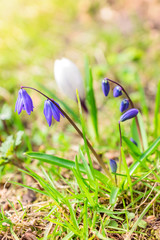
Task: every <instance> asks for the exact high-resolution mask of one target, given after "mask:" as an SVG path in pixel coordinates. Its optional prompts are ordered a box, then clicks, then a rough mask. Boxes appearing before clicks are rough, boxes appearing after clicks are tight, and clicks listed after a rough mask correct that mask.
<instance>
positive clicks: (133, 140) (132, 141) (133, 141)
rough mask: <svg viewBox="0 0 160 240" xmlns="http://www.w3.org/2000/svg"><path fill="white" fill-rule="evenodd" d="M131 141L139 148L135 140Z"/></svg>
mask: <svg viewBox="0 0 160 240" xmlns="http://www.w3.org/2000/svg"><path fill="white" fill-rule="evenodd" d="M130 141H131V142H133V143H134V144H135V145H136V146H138V144H137V142H136V141H135V140H134V139H133V138H130Z"/></svg>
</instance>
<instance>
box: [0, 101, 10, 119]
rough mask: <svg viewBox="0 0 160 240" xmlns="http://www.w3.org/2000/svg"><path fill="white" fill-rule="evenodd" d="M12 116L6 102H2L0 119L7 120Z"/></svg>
mask: <svg viewBox="0 0 160 240" xmlns="http://www.w3.org/2000/svg"><path fill="white" fill-rule="evenodd" d="M11 116H12V110H11V108H10V106H8V105H7V104H4V105H3V107H2V110H1V113H0V119H1V120H9V119H10V118H11Z"/></svg>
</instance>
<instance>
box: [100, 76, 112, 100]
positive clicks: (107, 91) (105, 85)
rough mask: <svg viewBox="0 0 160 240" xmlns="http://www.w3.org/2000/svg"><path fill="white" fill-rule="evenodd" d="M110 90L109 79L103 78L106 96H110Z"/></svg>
mask: <svg viewBox="0 0 160 240" xmlns="http://www.w3.org/2000/svg"><path fill="white" fill-rule="evenodd" d="M109 90H110V85H109V82H108V80H107V79H103V80H102V91H103V93H104V96H106V97H107V96H108V94H109Z"/></svg>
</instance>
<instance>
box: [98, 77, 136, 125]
mask: <svg viewBox="0 0 160 240" xmlns="http://www.w3.org/2000/svg"><path fill="white" fill-rule="evenodd" d="M102 91H103V93H104V95H105V96H106V97H107V96H108V94H109V91H110V84H109V81H108V79H107V78H105V79H103V80H102ZM121 95H122V88H121V87H120V86H116V87H115V88H114V89H113V96H114V97H119V96H121ZM128 108H129V100H128V99H123V100H122V101H121V104H120V111H121V112H124V111H126V110H127V109H128ZM137 114H138V109H136V108H131V109H130V110H128V111H127V112H125V113H124V114H123V115H122V116H121V117H120V122H124V121H126V120H128V119H130V118H133V117H135V116H136V115H137Z"/></svg>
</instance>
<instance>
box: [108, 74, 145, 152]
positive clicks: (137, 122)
mask: <svg viewBox="0 0 160 240" xmlns="http://www.w3.org/2000/svg"><path fill="white" fill-rule="evenodd" d="M106 79H107V80H108V81H110V82H112V83H114V84H116V85H118V86H119V87H121V89H122V91H123V92H124V93H125V95H126V97H127V98H128V100H129V102H130V104H131V107H132V108H135V106H134V103H133V102H132V100H131V98H130V96H129V95H128V93H127V92H126V90H125V89H124V88H123V86H122V85H121V84H119V83H118V82H116V81H113V80H111V79H109V78H106ZM135 120H136V126H137V131H138V135H139V139H140V142H141V146H142V150H143V151H144V146H143V140H142V134H141V130H140V125H139V121H138V118H137V116H136V117H135Z"/></svg>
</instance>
